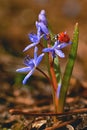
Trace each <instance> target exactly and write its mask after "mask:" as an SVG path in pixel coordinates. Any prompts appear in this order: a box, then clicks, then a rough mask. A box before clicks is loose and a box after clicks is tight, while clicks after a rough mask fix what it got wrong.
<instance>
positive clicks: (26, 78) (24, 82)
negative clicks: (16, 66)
mask: <svg viewBox="0 0 87 130" xmlns="http://www.w3.org/2000/svg"><path fill="white" fill-rule="evenodd" d="M34 70H35V68H33V69H32V70H31V71H30V72H29V73H28V74H27V75H26V76H25V78H24V80H23V84H26V82H27V80H28V79H29V78H30V76H31V75H32V74H33V72H34Z"/></svg>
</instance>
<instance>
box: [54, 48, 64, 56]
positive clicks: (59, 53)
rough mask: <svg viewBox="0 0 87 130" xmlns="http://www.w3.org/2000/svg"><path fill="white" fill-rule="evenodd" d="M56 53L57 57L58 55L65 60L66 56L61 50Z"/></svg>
mask: <svg viewBox="0 0 87 130" xmlns="http://www.w3.org/2000/svg"><path fill="white" fill-rule="evenodd" d="M55 53H56V55H58V56H59V57H61V58H64V57H65V54H64V53H63V52H62V51H61V50H57V49H55Z"/></svg>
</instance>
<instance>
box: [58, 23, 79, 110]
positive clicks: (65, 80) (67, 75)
mask: <svg viewBox="0 0 87 130" xmlns="http://www.w3.org/2000/svg"><path fill="white" fill-rule="evenodd" d="M78 38H79V29H78V23H76V25H75V29H74V34H73V39H72V45H71V50H70V54H69V59H68V62H67V65H66V68H65V72H64V75H63V79H62V86H61V91H60V97H59V112H63V109H64V104H65V98H66V94H67V90H68V87H69V81H70V77H71V74H72V70H73V66H74V63H75V59H76V55H77V48H78Z"/></svg>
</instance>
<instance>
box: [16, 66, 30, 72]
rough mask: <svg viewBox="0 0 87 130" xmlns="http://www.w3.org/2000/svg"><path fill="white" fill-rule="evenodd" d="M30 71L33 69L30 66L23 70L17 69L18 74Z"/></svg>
mask: <svg viewBox="0 0 87 130" xmlns="http://www.w3.org/2000/svg"><path fill="white" fill-rule="evenodd" d="M30 70H31V67H30V66H29V67H24V68H21V69H17V70H16V71H17V72H28V71H30Z"/></svg>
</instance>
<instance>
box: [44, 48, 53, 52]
mask: <svg viewBox="0 0 87 130" xmlns="http://www.w3.org/2000/svg"><path fill="white" fill-rule="evenodd" d="M51 51H53V48H44V49H43V50H42V52H51Z"/></svg>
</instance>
